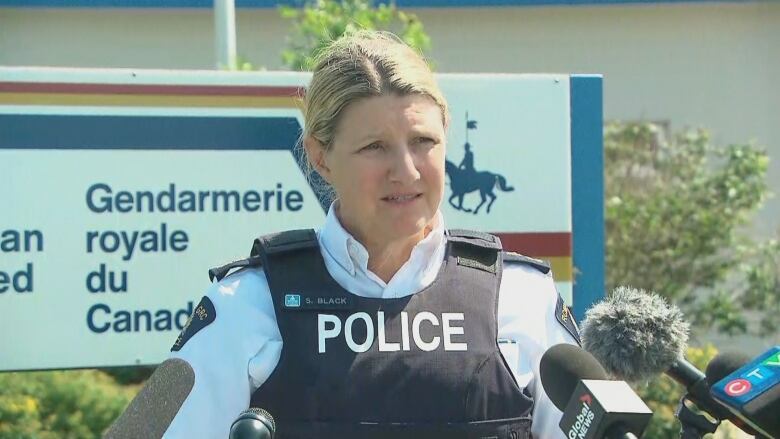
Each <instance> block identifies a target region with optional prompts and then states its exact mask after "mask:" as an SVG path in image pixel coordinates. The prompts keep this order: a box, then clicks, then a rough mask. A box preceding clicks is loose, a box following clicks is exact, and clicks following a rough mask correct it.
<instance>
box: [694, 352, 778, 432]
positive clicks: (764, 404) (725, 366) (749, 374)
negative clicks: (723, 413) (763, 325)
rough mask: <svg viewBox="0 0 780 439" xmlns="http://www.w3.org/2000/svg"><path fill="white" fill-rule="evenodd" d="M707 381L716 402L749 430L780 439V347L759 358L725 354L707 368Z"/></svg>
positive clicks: (742, 426) (743, 427)
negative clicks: (745, 358)
mask: <svg viewBox="0 0 780 439" xmlns="http://www.w3.org/2000/svg"><path fill="white" fill-rule="evenodd" d="M707 379H708V381H709V382H710V383H711V384H712V386H711V387H710V392H711V394H712V396H713V398H714V399H715V401H717V402H719V403H720V404H722V405H723V406H724V407H725V408H727V409H728V410H729V411H730V412H732V413H733V414H734V415H735V416H736V417H737V418H738V419H739V421H743V422H744V424H743V425H739V424H737V423H736V422H735V424H737V426H738V427H740V428H742V429H743V430H746V428H745V426H749V427H751V428H752V429H754V430H755V431H758V432H760V433H761V434H762V435H764V436H766V437H773V438H776V437H780V417H779V416H778V414H780V346H775V347H773V348H770V349H769V350H768V351H766V352H764V353H763V354H761V355H759V356H758V357H756V358H753V359H748V360H747V361H744V356H741V355H736V354H724V355H722V356H717V357H715V358H714V359H713V360H712V362H710V364H709V365H708V366H707Z"/></svg>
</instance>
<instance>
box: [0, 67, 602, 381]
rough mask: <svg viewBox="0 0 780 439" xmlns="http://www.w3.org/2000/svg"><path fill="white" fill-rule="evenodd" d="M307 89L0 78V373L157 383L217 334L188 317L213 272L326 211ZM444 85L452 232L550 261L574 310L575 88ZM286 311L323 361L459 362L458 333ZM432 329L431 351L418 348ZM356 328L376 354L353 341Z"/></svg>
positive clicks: (51, 76) (207, 77)
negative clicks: (332, 350) (135, 374)
mask: <svg viewBox="0 0 780 439" xmlns="http://www.w3.org/2000/svg"><path fill="white" fill-rule="evenodd" d="M308 80H309V75H308V74H306V73H293V72H253V73H240V74H238V73H231V72H199V71H191V72H188V71H144V70H121V69H116V70H112V69H102V70H92V69H56V68H0V133H2V135H0V164H1V165H2V167H3V172H2V173H0V183H2V184H0V205H2V206H5V207H8V208H7V209H5V210H4V214H3V215H2V219H1V220H0V306H1V307H2V309H3V314H4V316H5V317H4V318H3V319H0V332H2V333H3V334H6V335H10V334H14V336H13V337H11V336H6V337H3V338H2V339H1V340H2V341H0V352H2V354H0V371H2V370H29V369H51V368H77V367H109V366H122V365H132V364H155V363H158V362H160V361H161V360H163V359H164V358H165V356H166V355H167V352H168V348H169V347H170V346H171V343H173V342H174V341H175V340H176V337H177V334H180V333H181V334H182V336H183V337H187V336H191V333H192V331H195V330H197V329H198V328H199V327H202V326H203V325H204V324H207V322H208V320H209V319H210V318H211V317H209V318H200V317H201V316H211V315H213V313H211V314H210V313H208V312H206V313H200V314H195V310H197V309H199V308H198V307H197V306H194V303H197V302H196V301H197V300H198V298H199V297H200V296H202V294H203V292H204V291H205V290H206V288H207V286H208V284H207V276H206V271H207V270H208V268H209V267H213V266H215V265H217V264H219V263H221V262H223V261H225V260H235V259H240V258H243V257H245V254H246V250H247V249H246V248H244V243H246V242H247V240H248V239H251V238H253V237H256V236H259V235H262V234H267V233H272V232H277V231H281V230H285V229H292V228H310V227H317V226H318V225H319V224H320V223H321V222H322V220H323V219H324V217H325V214H326V211H327V208H328V200H326V199H324V198H322V197H320V196H318V194H317V193H316V192H315V191H314V190H313V189H312V187H311V186H310V184H309V182H308V180H307V179H306V178H305V175H304V169H303V167H302V163H301V161H300V160H299V159H300V157H298V156H297V155H296V154H297V152H296V150H295V148H294V147H295V144H296V142H297V140H298V136H299V134H300V132H301V128H302V124H303V121H302V116H301V110H300V103H299V96H301V95H303V94H304V93H305V87H306V84H307V82H308ZM439 80H440V84H441V86H442V89H443V91H444V94H445V96H446V97H447V99H448V102H449V106H450V109H451V113H452V120H453V123H452V124H451V126H450V129H449V132H448V156H447V183H446V184H447V186H448V187H447V188H446V189H445V191H446V192H445V196H444V200H443V202H442V207H441V208H442V210H443V212H444V216H445V218H446V220H447V225H448V226H449V227H453V228H467V229H477V230H483V231H486V232H491V233H496V234H498V235H499V236H500V237H501V239H502V242H503V243H504V246H505V248H507V249H508V250H513V251H517V252H520V253H523V254H526V255H529V256H534V257H538V258H541V259H545V260H547V261H549V262H550V263H551V265H552V267H553V272H554V276H555V279H556V285H557V287H558V290H559V292H560V293H561V295H562V296H563V297H565V298H566V299H567V302H568V303H571V302H572V299H573V297H574V296H573V290H572V281H573V269H572V256H573V247H572V230H573V216H572V212H573V211H574V210H573V209H574V207H573V206H574V204H575V203H574V201H573V192H572V187H573V185H572V173H573V167H572V160H571V154H572V151H573V150H574V149H575V148H574V146H573V144H574V143H573V142H574V140H573V139H574V137H573V136H574V135H573V134H572V133H573V131H572V130H573V127H574V125H573V122H572V121H573V119H572V117H574V116H572V115H577V114H579V113H578V112H577V111H574V110H573V109H572V102H576V96H575V92H574V91H573V90H575V89H576V87H574V86H573V84H574V81H575V79H574V77H570V76H568V75H528V76H524V75H486V74H482V75H476V74H474V75H446V74H445V75H439ZM599 81H600V80H599ZM599 86H600V82H599ZM597 96H598V97H600V89H599V91H598V93H597ZM599 111H600V110H599ZM583 114H584V113H583ZM462 117H465V118H464V119H460V118H462ZM457 120H463V122H455V121H457ZM477 121H478V125H477ZM477 126H478V127H479V128H478V129H477ZM594 129H596V130H597V131H598V132H600V130H601V127H600V125H594ZM596 152H597V153H599V154H600V151H596ZM588 166H591V167H592V164H588ZM540 169H543V172H540ZM574 187H576V186H574ZM597 201H598V200H597ZM596 204H598V203H596V202H590V204H588V205H596ZM583 236H586V235H583ZM594 248H595V247H594ZM596 250H597V251H598V248H597V249H596ZM597 257H598V254H596V257H590V258H589V259H588V260H594V259H598V258H597ZM585 272H586V273H587V274H586V275H591V273H592V272H591V271H588V270H586V271H585ZM597 275H598V274H597ZM583 279H585V278H583ZM583 282H584V284H587V282H585V281H584V280H583ZM578 284H580V280H579V279H578ZM284 305H285V309H288V310H291V311H294V310H296V309H310V310H314V311H317V312H319V314H320V317H321V319H322V327H321V331H320V334H319V336H320V342H321V346H322V349H323V352H324V351H325V350H326V349H327V347H328V346H329V345H330V344H331V343H337V342H340V343H346V344H347V345H348V346H349V347H350V349H354V350H356V351H359V350H360V349H365V348H367V347H370V346H371V345H372V344H373V343H378V345H379V347H380V349H387V350H393V349H405V348H411V347H412V346H416V347H418V348H420V349H427V348H429V347H430V346H432V345H433V344H441V345H443V346H444V348H445V349H453V350H458V349H465V348H466V346H465V345H463V346H462V345H461V344H460V342H459V341H458V337H457V330H458V328H459V324H460V323H462V319H461V318H460V317H458V316H451V315H444V314H442V315H432V316H429V315H422V314H421V315H415V316H407V318H408V319H409V321H408V325H407V326H406V328H407V332H406V335H405V336H404V337H401V338H399V339H398V340H382V339H380V338H378V335H377V334H378V333H379V330H380V328H381V327H382V325H383V319H382V318H381V317H380V316H379V315H372V316H368V315H362V314H360V313H356V314H350V315H349V317H346V318H345V319H344V320H342V319H341V318H340V317H336V316H335V312H334V311H335V310H338V311H345V310H346V311H349V310H350V309H351V307H352V304H351V302H350V300H349V299H345V300H331V299H329V298H327V297H325V296H323V297H317V296H303V295H296V293H295V292H291V293H290V294H288V296H287V297H286V298H285V303H284ZM203 309H205V308H203ZM328 311H331V312H328ZM575 311H576V303H575ZM339 315H343V314H342V313H339ZM188 316H194V317H193V318H192V319H191V320H190V322H189V323H187V317H188ZM39 322H46V325H41V324H40V323H39ZM433 322H437V323H436V324H435V327H436V328H437V331H439V332H438V333H437V334H436V337H435V338H424V337H423V338H420V337H419V334H417V335H416V332H415V331H416V330H415V327H416V326H415V325H418V326H419V324H424V325H426V327H427V326H428V325H429V324H431V325H432V324H433ZM354 325H365V326H366V327H368V325H370V326H371V328H373V331H374V332H373V334H374V336H372V337H371V339H369V340H355V339H351V338H350V337H349V335H350V334H351V332H350V331H351V329H350V328H351V327H352V326H354ZM51 327H54V328H56V331H52V330H50V329H49V328H51ZM461 329H462V328H461ZM44 345H45V346H49V347H51V349H49V350H48V351H47V355H45V356H43V355H40V346H44Z"/></svg>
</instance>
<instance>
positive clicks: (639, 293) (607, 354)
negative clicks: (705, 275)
mask: <svg viewBox="0 0 780 439" xmlns="http://www.w3.org/2000/svg"><path fill="white" fill-rule="evenodd" d="M688 329H689V327H688V323H687V322H685V320H683V315H682V312H681V311H680V310H679V308H677V307H676V306H674V305H670V304H668V303H667V302H666V300H665V299H664V298H662V297H661V296H659V295H657V294H651V293H646V292H645V291H644V290H637V289H635V288H629V287H618V288H616V289H615V290H614V291H613V293H612V295H611V296H610V297H609V298H607V299H606V300H604V301H603V302H600V303H598V304H596V305H595V306H593V307H592V308H591V309H589V310H588V311H587V312H586V314H585V321H584V322H583V324H582V330H581V331H580V335H581V337H582V347H583V348H585V350H586V351H588V352H590V353H591V354H593V356H594V357H596V359H597V360H599V362H600V363H601V365H602V366H604V368H605V369H606V370H607V372H608V373H609V374H610V375H612V377H613V378H615V379H618V380H623V381H628V382H633V383H640V382H644V381H647V380H649V379H650V378H653V377H654V376H656V375H659V374H662V373H664V372H666V371H667V370H669V368H670V367H671V366H672V364H673V363H674V362H675V361H676V360H677V359H678V358H681V357H682V356H683V353H684V351H685V346H686V343H687V341H688Z"/></svg>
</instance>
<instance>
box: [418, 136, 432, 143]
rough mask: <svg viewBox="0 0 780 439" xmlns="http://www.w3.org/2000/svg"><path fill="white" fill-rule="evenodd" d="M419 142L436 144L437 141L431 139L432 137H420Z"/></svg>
mask: <svg viewBox="0 0 780 439" xmlns="http://www.w3.org/2000/svg"><path fill="white" fill-rule="evenodd" d="M417 143H420V144H423V145H434V144H436V141H435V140H433V139H431V138H430V137H418V138H417Z"/></svg>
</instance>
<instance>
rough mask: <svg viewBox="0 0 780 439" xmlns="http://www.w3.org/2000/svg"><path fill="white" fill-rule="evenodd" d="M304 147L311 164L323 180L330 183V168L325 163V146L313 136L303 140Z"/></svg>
mask: <svg viewBox="0 0 780 439" xmlns="http://www.w3.org/2000/svg"><path fill="white" fill-rule="evenodd" d="M303 147H304V148H305V149H306V157H307V158H308V160H309V164H310V165H311V167H312V168H314V170H315V171H317V173H318V174H320V176H321V177H322V178H324V179H325V181H327V182H328V183H330V168H328V166H327V165H326V163H325V154H326V153H327V151H325V146H324V145H323V144H322V142H320V141H319V140H317V139H315V138H314V137H312V136H306V137H304V138H303Z"/></svg>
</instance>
